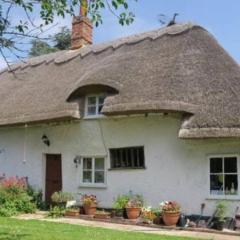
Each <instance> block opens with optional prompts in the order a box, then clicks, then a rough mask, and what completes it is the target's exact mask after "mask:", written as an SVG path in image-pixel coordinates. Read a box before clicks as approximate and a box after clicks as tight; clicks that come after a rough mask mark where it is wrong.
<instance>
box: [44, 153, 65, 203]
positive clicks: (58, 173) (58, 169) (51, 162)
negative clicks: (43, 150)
mask: <svg viewBox="0 0 240 240" xmlns="http://www.w3.org/2000/svg"><path fill="white" fill-rule="evenodd" d="M45 181H46V183H45V201H46V202H47V203H50V202H51V196H52V194H53V193H54V192H58V191H61V190H62V157H61V154H46V180H45Z"/></svg>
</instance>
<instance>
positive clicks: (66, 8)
mask: <svg viewBox="0 0 240 240" xmlns="http://www.w3.org/2000/svg"><path fill="white" fill-rule="evenodd" d="M131 1H132V2H133V1H137V0H71V1H68V0H61V1H59V0H51V1H49V0H39V1H32V0H26V1H23V0H9V1H6V0H1V4H0V55H2V57H3V58H4V60H5V61H6V62H7V63H8V64H9V60H8V58H7V54H6V52H7V53H10V54H12V55H13V56H15V58H17V59H19V58H20V57H21V54H24V51H23V49H22V47H21V46H22V44H23V40H24V39H42V38H41V34H42V33H43V31H44V27H45V26H47V25H49V24H51V23H53V22H54V19H55V18H56V17H62V18H64V17H65V16H66V15H71V16H73V15H74V14H75V11H76V9H79V6H80V5H81V6H82V9H86V12H87V13H88V15H89V17H90V18H91V20H92V22H93V23H94V24H95V26H98V25H99V24H101V23H102V22H103V18H102V12H103V10H104V9H107V10H108V11H109V12H111V13H112V14H113V15H114V16H115V17H116V19H117V20H118V22H119V24H121V25H129V24H131V23H132V22H133V21H134V17H135V16H134V14H133V12H131V11H129V2H131ZM16 11H17V12H23V14H22V15H21V17H20V20H17V19H16V18H14V14H15V13H16ZM35 19H38V21H34V20H35ZM39 20H40V21H39ZM26 43H28V42H26ZM46 47H47V46H46ZM59 47H61V46H59ZM9 67H10V66H9Z"/></svg>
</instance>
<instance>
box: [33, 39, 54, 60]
mask: <svg viewBox="0 0 240 240" xmlns="http://www.w3.org/2000/svg"><path fill="white" fill-rule="evenodd" d="M31 44H32V47H31V49H30V52H29V56H30V57H37V56H40V55H43V54H48V53H52V52H56V51H57V49H56V48H54V47H51V46H50V45H49V44H48V43H47V42H44V41H42V40H40V39H34V40H32V41H31Z"/></svg>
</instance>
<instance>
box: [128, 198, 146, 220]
mask: <svg viewBox="0 0 240 240" xmlns="http://www.w3.org/2000/svg"><path fill="white" fill-rule="evenodd" d="M142 207H143V199H142V196H140V195H134V196H132V197H131V198H130V200H129V201H128V202H127V204H126V206H125V208H126V211H127V216H128V219H137V218H138V217H139V216H140V213H141V209H142Z"/></svg>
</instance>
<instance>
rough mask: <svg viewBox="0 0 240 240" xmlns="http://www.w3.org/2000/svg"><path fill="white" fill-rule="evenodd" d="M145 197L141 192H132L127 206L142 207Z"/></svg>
mask: <svg viewBox="0 0 240 240" xmlns="http://www.w3.org/2000/svg"><path fill="white" fill-rule="evenodd" d="M143 202H144V201H143V197H142V195H139V194H131V193H130V195H129V201H128V202H127V204H126V206H125V207H127V208H141V207H142V206H143Z"/></svg>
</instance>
